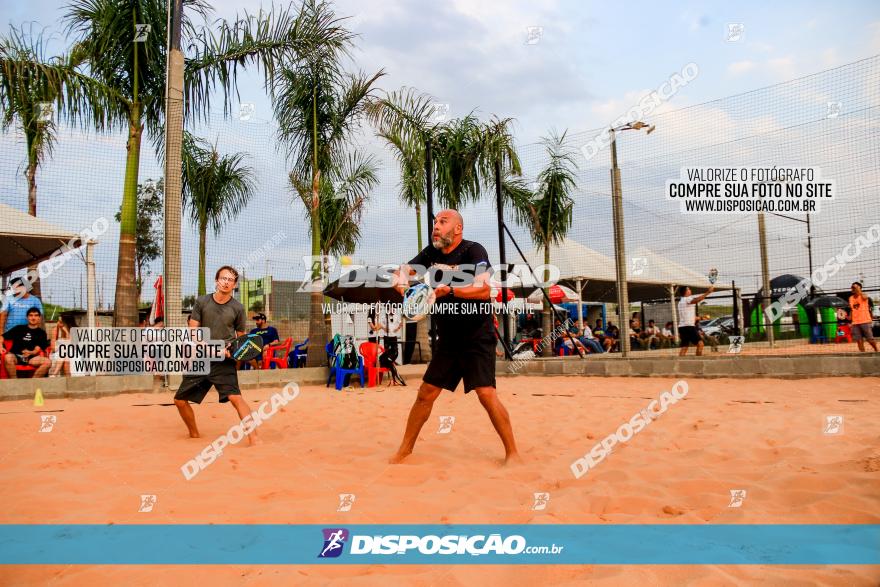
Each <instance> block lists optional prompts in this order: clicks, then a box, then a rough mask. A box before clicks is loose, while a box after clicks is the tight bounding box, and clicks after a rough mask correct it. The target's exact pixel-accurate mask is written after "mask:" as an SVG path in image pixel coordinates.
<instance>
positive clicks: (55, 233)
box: [0, 204, 96, 326]
mask: <svg viewBox="0 0 880 587" xmlns="http://www.w3.org/2000/svg"><path fill="white" fill-rule="evenodd" d="M65 244H70V246H73V247H78V246H82V244H83V243H82V242H81V241H80V235H79V234H77V233H75V232H71V231H68V230H66V229H64V228H61V227H59V226H56V225H54V224H52V223H50V222H47V221H46V220H44V219H42V218H37V217H34V216H31V215H30V214H26V213H25V212H22V211H20V210H17V209H15V208H12V207H11V206H7V205H5V204H0V273H2V274H3V276H4V278H5V276H7V275H9V274H10V273H12V272H13V271H17V270H19V269H22V268H24V267H28V266H30V265H35V264H37V263H39V262H40V261H44V260H46V259H48V258H49V257H51V256H52V254H53V253H54V252H55V251H57V250H59V249H61V247H62V246H63V245H65ZM85 244H86V268H87V269H86V271H87V281H88V302H87V306H88V307H87V313H88V326H95V298H96V296H95V292H96V286H95V264H94V262H93V261H92V247H93V246H94V244H95V241H91V242H88V243H85Z"/></svg>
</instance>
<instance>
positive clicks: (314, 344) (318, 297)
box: [306, 169, 327, 367]
mask: <svg viewBox="0 0 880 587" xmlns="http://www.w3.org/2000/svg"><path fill="white" fill-rule="evenodd" d="M320 182H321V171H320V170H318V169H315V170H314V172H313V173H312V214H311V222H312V255H313V257H318V256H320V254H321V217H320V216H321V212H320V203H321V202H320V198H319V195H318V188H319V186H320ZM312 267H314V268H315V269H314V271H313V273H312V279H318V278H320V277H321V274H320V272H322V271H323V268H322V265H321V264H319V263H316V262H313V263H312ZM310 301H311V303H310V304H309V346H310V347H311V348H312V349H315V352H311V353H309V354H308V357H307V359H306V365H307V366H308V367H320V366H321V365H322V364H323V363H324V352H323V350H324V347H325V346H326V345H327V331H326V329H325V324H324V316H323V312H321V302H323V301H324V294H322V293H321V292H320V291H313V292H312V293H311V300H310Z"/></svg>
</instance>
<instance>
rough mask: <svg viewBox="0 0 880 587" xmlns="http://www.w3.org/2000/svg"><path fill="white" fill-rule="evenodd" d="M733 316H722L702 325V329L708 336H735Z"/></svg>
mask: <svg viewBox="0 0 880 587" xmlns="http://www.w3.org/2000/svg"><path fill="white" fill-rule="evenodd" d="M733 327H734V322H733V316H721V317H720V318H714V319H712V320H709V321H707V322H706V323H705V324H702V323H701V324H700V328H701V329H702V330H703V332H704V333H705V334H706V335H707V336H719V335H722V334H727V335H730V334H733Z"/></svg>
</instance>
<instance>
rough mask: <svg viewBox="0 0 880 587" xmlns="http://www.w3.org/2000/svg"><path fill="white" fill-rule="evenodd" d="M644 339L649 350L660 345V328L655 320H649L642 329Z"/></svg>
mask: <svg viewBox="0 0 880 587" xmlns="http://www.w3.org/2000/svg"><path fill="white" fill-rule="evenodd" d="M642 340H643V341H644V345H645V348H646V349H648V350H651V349H652V348H656V347H658V346H660V329H659V328H657V325H656V324H654V321H653V320H648V325H647V326H645V329H644V330H643V331H642Z"/></svg>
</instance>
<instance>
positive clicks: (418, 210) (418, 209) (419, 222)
mask: <svg viewBox="0 0 880 587" xmlns="http://www.w3.org/2000/svg"><path fill="white" fill-rule="evenodd" d="M416 234H417V235H418V237H419V251H421V250H422V204H421V203H420V202H416Z"/></svg>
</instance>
